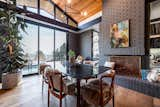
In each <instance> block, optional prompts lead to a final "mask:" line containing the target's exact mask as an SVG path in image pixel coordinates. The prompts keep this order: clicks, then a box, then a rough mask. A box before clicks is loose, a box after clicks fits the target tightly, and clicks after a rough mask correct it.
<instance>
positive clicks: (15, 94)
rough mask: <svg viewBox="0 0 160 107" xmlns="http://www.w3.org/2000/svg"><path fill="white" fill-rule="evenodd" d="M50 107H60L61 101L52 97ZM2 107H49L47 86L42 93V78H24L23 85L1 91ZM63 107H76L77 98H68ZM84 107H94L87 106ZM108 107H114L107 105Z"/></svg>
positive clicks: (0, 100) (0, 106) (0, 102)
mask: <svg viewBox="0 0 160 107" xmlns="http://www.w3.org/2000/svg"><path fill="white" fill-rule="evenodd" d="M50 99H51V103H50V107H59V100H58V99H56V98H54V97H51V98H50ZM0 107H48V106H47V86H45V88H44V93H42V87H41V77H40V76H37V75H36V76H30V77H24V78H23V81H22V83H21V84H20V85H19V86H17V87H16V88H14V89H12V90H7V91H6V90H0ZM63 107H76V96H66V97H65V98H64V99H63ZM83 107H94V106H92V105H88V104H85V103H84V105H83ZM106 107H112V106H110V105H106Z"/></svg>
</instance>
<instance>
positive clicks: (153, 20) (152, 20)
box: [151, 18, 160, 23]
mask: <svg viewBox="0 0 160 107" xmlns="http://www.w3.org/2000/svg"><path fill="white" fill-rule="evenodd" d="M157 21H160V18H156V19H151V23H152V22H157Z"/></svg>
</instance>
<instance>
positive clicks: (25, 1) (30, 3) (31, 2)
mask: <svg viewBox="0 0 160 107" xmlns="http://www.w3.org/2000/svg"><path fill="white" fill-rule="evenodd" d="M16 2H17V6H18V7H20V8H23V6H26V8H27V10H28V11H31V12H34V13H38V9H37V7H38V6H37V4H38V3H37V0H17V1H16Z"/></svg>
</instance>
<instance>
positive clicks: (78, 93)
mask: <svg viewBox="0 0 160 107" xmlns="http://www.w3.org/2000/svg"><path fill="white" fill-rule="evenodd" d="M77 107H80V79H77Z"/></svg>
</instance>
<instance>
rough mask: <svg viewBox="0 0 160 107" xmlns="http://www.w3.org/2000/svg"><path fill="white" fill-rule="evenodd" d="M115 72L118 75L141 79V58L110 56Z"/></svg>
mask: <svg viewBox="0 0 160 107" xmlns="http://www.w3.org/2000/svg"><path fill="white" fill-rule="evenodd" d="M110 61H112V62H115V70H116V73H117V74H119V75H127V76H135V77H141V73H140V70H141V56H111V57H110Z"/></svg>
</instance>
